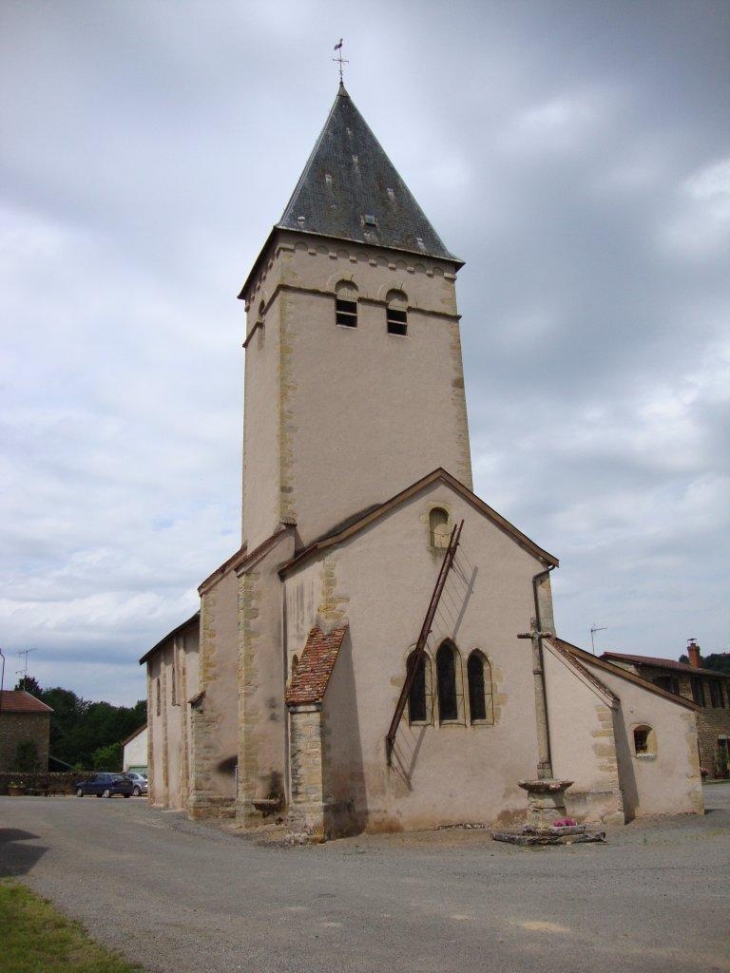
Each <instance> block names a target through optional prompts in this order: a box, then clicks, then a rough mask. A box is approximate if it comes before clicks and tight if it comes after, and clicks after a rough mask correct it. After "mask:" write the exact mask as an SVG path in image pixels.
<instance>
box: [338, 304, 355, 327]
mask: <svg viewBox="0 0 730 973" xmlns="http://www.w3.org/2000/svg"><path fill="white" fill-rule="evenodd" d="M335 322H336V323H337V324H342V325H344V327H346V328H356V327H357V301H343V300H341V299H340V298H339V297H338V298H337V300H336V301H335Z"/></svg>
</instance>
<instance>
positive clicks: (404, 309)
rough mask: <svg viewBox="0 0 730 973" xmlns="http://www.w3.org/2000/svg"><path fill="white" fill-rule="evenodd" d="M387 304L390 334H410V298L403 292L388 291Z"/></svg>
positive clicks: (387, 320)
mask: <svg viewBox="0 0 730 973" xmlns="http://www.w3.org/2000/svg"><path fill="white" fill-rule="evenodd" d="M385 302H386V304H387V310H386V322H387V326H388V334H399V335H407V334H408V298H407V297H406V295H405V294H404V293H403V291H388V293H387V294H386V295H385Z"/></svg>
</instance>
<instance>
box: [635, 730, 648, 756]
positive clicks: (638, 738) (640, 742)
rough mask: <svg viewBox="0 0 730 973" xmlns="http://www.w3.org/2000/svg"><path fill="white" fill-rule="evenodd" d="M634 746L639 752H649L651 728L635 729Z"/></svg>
mask: <svg viewBox="0 0 730 973" xmlns="http://www.w3.org/2000/svg"><path fill="white" fill-rule="evenodd" d="M634 748H635V750H636V752H637V754H639V753H648V752H649V730H648V729H646V728H645V727H637V729H635V730H634Z"/></svg>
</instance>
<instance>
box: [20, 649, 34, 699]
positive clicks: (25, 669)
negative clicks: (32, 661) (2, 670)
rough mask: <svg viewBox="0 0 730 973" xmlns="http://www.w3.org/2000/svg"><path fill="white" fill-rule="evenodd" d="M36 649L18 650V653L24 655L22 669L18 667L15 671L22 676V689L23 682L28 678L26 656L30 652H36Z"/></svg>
mask: <svg viewBox="0 0 730 973" xmlns="http://www.w3.org/2000/svg"><path fill="white" fill-rule="evenodd" d="M37 651H38V649H37V648H36V649H21V650H20V651H19V652H18V655H24V656H25V667H24V668H23V669H18V671H17V675H19V676H22V677H23V689H25V683H26V680H27V678H28V656H29V655H30V654H31V652H37Z"/></svg>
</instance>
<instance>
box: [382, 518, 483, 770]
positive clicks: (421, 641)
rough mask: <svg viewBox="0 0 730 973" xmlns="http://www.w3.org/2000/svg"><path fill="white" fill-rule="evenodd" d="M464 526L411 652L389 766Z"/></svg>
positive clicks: (388, 743) (388, 742)
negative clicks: (402, 718) (399, 726)
mask: <svg viewBox="0 0 730 973" xmlns="http://www.w3.org/2000/svg"><path fill="white" fill-rule="evenodd" d="M463 526H464V521H463V520H462V521H461V523H460V524H458V525H456V524H455V525H454V529H453V530H452V531H451V537H450V538H449V546H448V547H447V548H446V554H445V555H444V559H443V561H442V562H441V570H440V571H439V575H438V578H437V579H436V585H435V587H434V589H433V594H432V595H431V601H430V602H429V606H428V611H427V612H426V617H425V618H424V619H423V625H422V626H421V634H420V635H419V636H418V641H417V642H416V647H415V649H414V650H413V652H412V653H411V656H410V661H409V663H408V668H407V670H406V681H405V682H404V683H403V688H402V689H401V691H400V696H399V697H398V704H397V706H396V708H395V713H394V714H393V719H392V721H391V724H390V729H389V730H388V735H387V736H386V738H385V756H386V759H387V761H388V766H389V767H390V765H391V762H392V757H393V747H394V746H395V737H396V734H397V732H398V724H399V723H400V721H401V717H402V716H403V710H404V709H405V708H406V703H407V701H408V696H409V694H410V691H411V686H412V685H413V680H414V679H415V678H416V673H417V672H418V667H419V665H420V663H421V661H422V660H423V657H424V655H425V651H426V642H427V640H428V637H429V635H430V634H431V626H432V625H433V620H434V617H435V615H436V609H437V608H438V605H439V601H440V600H441V594H442V593H443V590H444V587H445V585H446V579H447V577H448V575H449V571H450V570H451V568H452V566H453V563H454V558H455V557H456V549H457V547H458V546H459V538H460V537H461V530H462V527H463Z"/></svg>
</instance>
